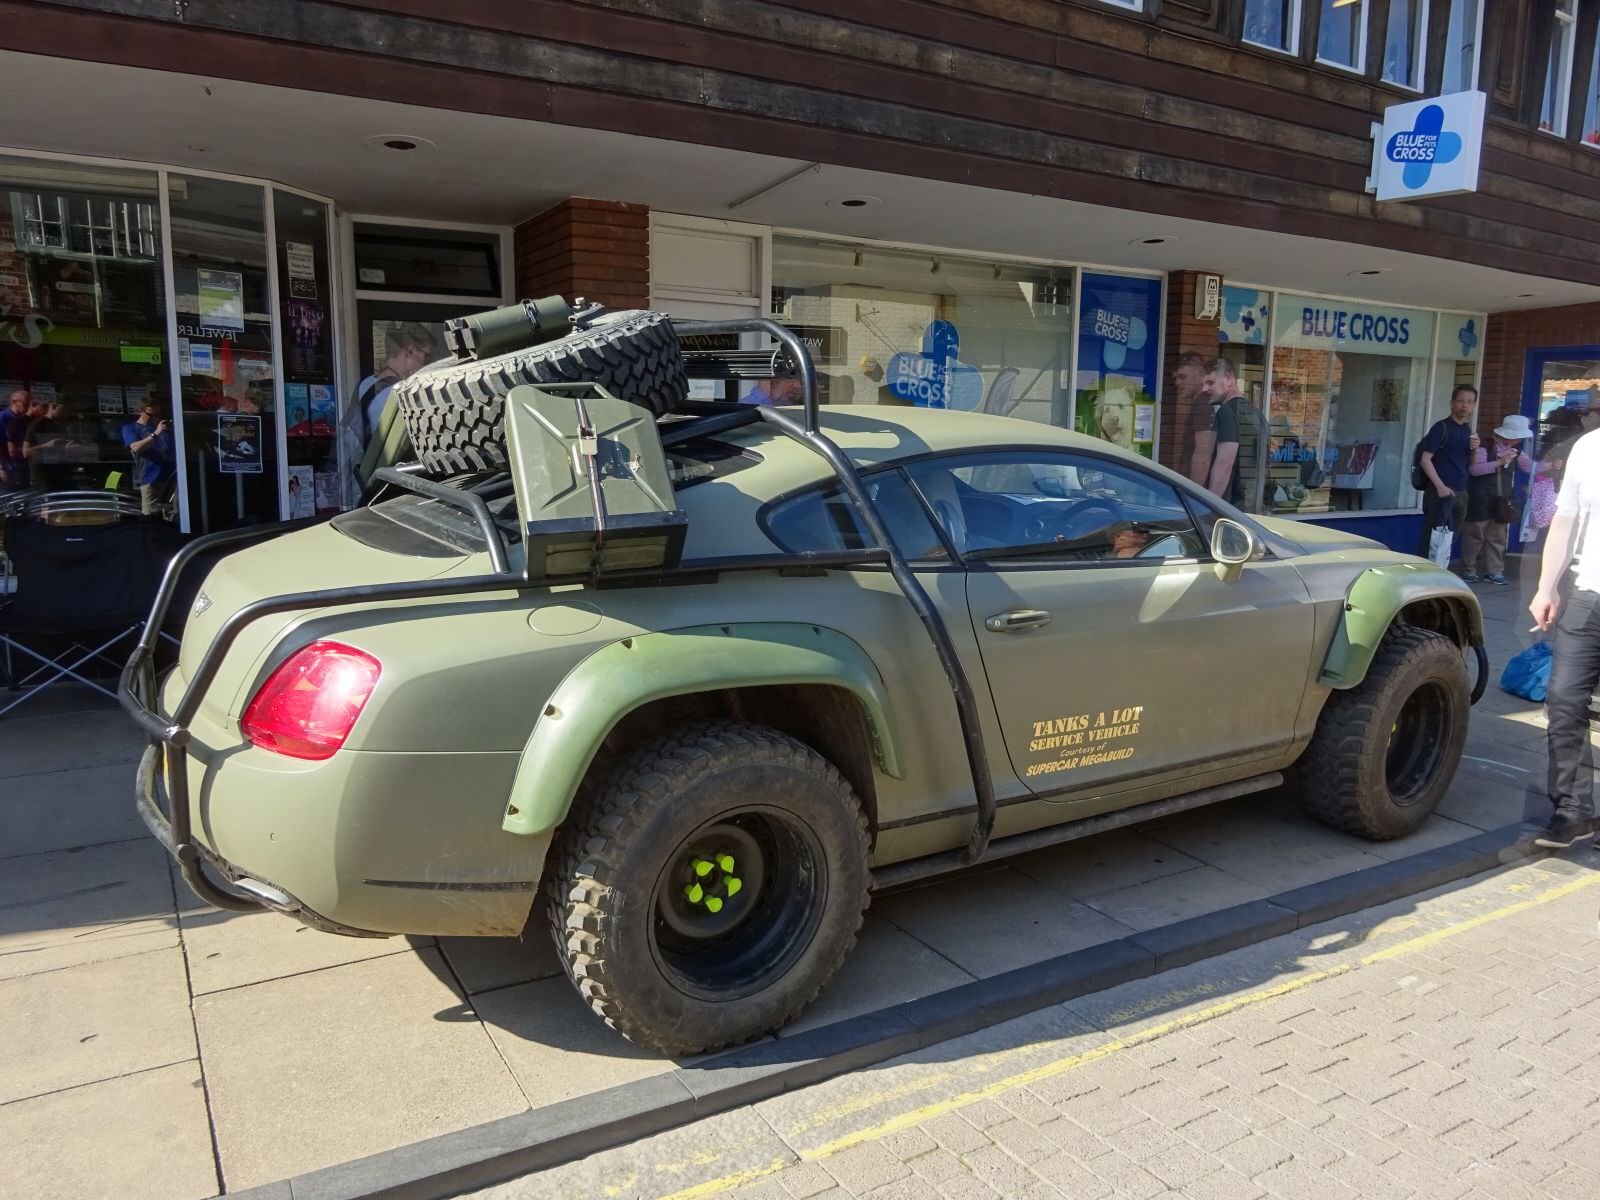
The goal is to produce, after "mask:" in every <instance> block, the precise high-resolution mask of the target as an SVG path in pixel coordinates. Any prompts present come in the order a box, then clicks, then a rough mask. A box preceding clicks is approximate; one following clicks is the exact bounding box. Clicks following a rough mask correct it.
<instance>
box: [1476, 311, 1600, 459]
mask: <svg viewBox="0 0 1600 1200" xmlns="http://www.w3.org/2000/svg"><path fill="white" fill-rule="evenodd" d="M1541 346H1600V304H1572V305H1568V306H1567V307H1565V308H1536V309H1530V310H1528V311H1526V312H1510V313H1494V314H1492V315H1491V316H1490V317H1489V330H1488V333H1487V335H1486V336H1485V338H1484V344H1483V403H1482V404H1480V405H1479V407H1478V420H1479V424H1480V426H1482V428H1483V429H1485V430H1487V429H1492V428H1493V427H1494V424H1495V419H1496V418H1497V417H1498V416H1499V415H1500V414H1502V413H1509V412H1516V411H1518V409H1519V408H1520V407H1521V404H1522V377H1523V368H1524V365H1525V362H1526V358H1525V356H1526V354H1527V352H1528V351H1529V350H1534V349H1538V348H1539V347H1541Z"/></svg>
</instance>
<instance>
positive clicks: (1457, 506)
mask: <svg viewBox="0 0 1600 1200" xmlns="http://www.w3.org/2000/svg"><path fill="white" fill-rule="evenodd" d="M1477 407H1478V389H1477V388H1475V387H1473V386H1472V385H1471V384H1470V383H1463V384H1461V385H1460V386H1458V387H1457V388H1456V390H1455V391H1453V392H1451V393H1450V415H1449V416H1448V417H1445V418H1444V419H1443V420H1440V421H1435V422H1434V423H1433V425H1432V426H1431V427H1430V428H1429V429H1428V432H1427V433H1426V434H1424V435H1423V438H1422V444H1421V446H1419V447H1418V449H1419V451H1420V454H1419V456H1418V462H1419V465H1420V466H1421V467H1422V474H1423V475H1424V476H1425V477H1426V478H1427V481H1428V483H1429V484H1430V485H1432V487H1433V495H1432V496H1428V497H1426V503H1424V505H1423V512H1424V514H1425V516H1426V520H1424V521H1423V522H1422V528H1423V538H1424V539H1427V538H1428V537H1429V536H1430V533H1431V531H1432V530H1434V529H1438V528H1449V529H1454V530H1456V531H1457V532H1459V531H1460V529H1461V526H1462V525H1464V524H1465V523H1466V520H1467V484H1468V482H1469V481H1470V480H1471V478H1472V476H1471V474H1470V473H1469V470H1468V468H1469V467H1470V466H1471V465H1472V458H1473V456H1474V455H1475V454H1477V452H1478V435H1477V434H1475V433H1474V432H1473V431H1472V412H1473V410H1474V409H1475V408H1477ZM1426 553H1427V550H1426V548H1425V549H1424V554H1426ZM1440 565H1441V566H1442V565H1444V564H1443V563H1442V562H1441V564H1440Z"/></svg>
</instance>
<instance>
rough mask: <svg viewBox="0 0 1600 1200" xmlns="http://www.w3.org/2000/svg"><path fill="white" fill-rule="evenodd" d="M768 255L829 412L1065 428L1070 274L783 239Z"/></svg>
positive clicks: (783, 311)
mask: <svg viewBox="0 0 1600 1200" xmlns="http://www.w3.org/2000/svg"><path fill="white" fill-rule="evenodd" d="M772 258H773V264H772V277H773V289H772V311H773V314H774V315H775V317H776V318H777V319H778V320H779V321H782V322H783V323H784V324H786V325H788V326H790V327H791V328H792V329H794V330H795V332H796V333H798V334H799V335H800V336H801V337H802V338H803V339H804V340H805V341H806V343H807V344H808V346H809V347H810V348H811V351H812V354H813V356H814V357H815V359H816V364H817V374H818V384H819V387H820V389H821V399H822V402H823V403H824V404H831V405H844V404H888V405H898V406H901V407H921V408H955V409H965V410H975V411H981V412H989V413H995V414H999V415H1002V416H1012V417H1021V418H1025V419H1028V420H1033V421H1042V422H1045V423H1047V424H1053V425H1061V426H1065V425H1067V424H1069V422H1070V420H1071V403H1070V397H1069V395H1068V393H1067V391H1066V385H1067V382H1068V381H1067V380H1066V378H1065V375H1066V373H1067V365H1068V361H1069V357H1068V356H1069V351H1070V343H1069V341H1068V339H1069V338H1070V337H1071V334H1072V329H1073V322H1072V270H1071V268H1068V267H1047V266H1038V267H1036V266H1030V265H1027V264H1016V263H1004V262H993V261H986V260H981V259H972V258H966V257H962V256H957V255H950V254H944V253H938V252H926V251H907V250H892V249H885V248H880V247H876V246H863V245H856V244H851V243H843V242H831V241H825V240H821V239H816V238H803V237H786V236H777V237H774V238H773V240H772ZM744 398H745V399H746V400H747V401H749V402H751V403H755V402H758V401H759V400H760V397H757V396H754V395H746V396H745V397H744Z"/></svg>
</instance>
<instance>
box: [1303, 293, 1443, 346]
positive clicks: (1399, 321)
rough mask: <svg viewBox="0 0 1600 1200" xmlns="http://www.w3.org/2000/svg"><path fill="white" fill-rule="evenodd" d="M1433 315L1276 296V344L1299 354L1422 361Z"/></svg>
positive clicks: (1313, 298)
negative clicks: (1305, 351)
mask: <svg viewBox="0 0 1600 1200" xmlns="http://www.w3.org/2000/svg"><path fill="white" fill-rule="evenodd" d="M1433 319H1434V316H1433V313H1431V312H1425V311H1422V310H1419V309H1414V308H1383V307H1381V306H1379V305H1374V304H1352V303H1350V302H1349V301H1341V300H1323V299H1319V298H1318V297H1315V296H1290V295H1281V296H1279V297H1278V314H1277V318H1276V320H1275V321H1274V325H1275V326H1276V336H1275V339H1274V341H1275V344H1276V345H1278V346H1292V347H1296V348H1300V349H1318V350H1338V351H1343V352H1345V353H1349V354H1381V355H1386V356H1389V357H1392V358H1426V357H1427V356H1428V355H1429V354H1431V353H1433Z"/></svg>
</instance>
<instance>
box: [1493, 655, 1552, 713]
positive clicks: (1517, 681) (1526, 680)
mask: <svg viewBox="0 0 1600 1200" xmlns="http://www.w3.org/2000/svg"><path fill="white" fill-rule="evenodd" d="M1500 686H1501V688H1502V689H1504V690H1505V691H1508V692H1510V693H1511V694H1512V695H1513V696H1521V697H1522V698H1523V699H1524V700H1535V701H1543V700H1544V694H1545V689H1546V688H1548V687H1549V686H1550V644H1549V643H1548V642H1535V643H1534V644H1533V645H1531V646H1529V647H1528V648H1527V649H1526V650H1524V651H1522V652H1521V653H1520V654H1518V655H1516V656H1515V657H1513V658H1512V660H1511V661H1510V662H1508V663H1507V664H1506V669H1505V670H1504V671H1502V672H1501V673H1500Z"/></svg>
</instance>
